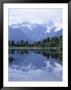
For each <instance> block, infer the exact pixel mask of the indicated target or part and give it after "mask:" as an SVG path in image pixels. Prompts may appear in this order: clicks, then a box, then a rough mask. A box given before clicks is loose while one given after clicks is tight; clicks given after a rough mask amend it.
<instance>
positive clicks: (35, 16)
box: [8, 8, 62, 25]
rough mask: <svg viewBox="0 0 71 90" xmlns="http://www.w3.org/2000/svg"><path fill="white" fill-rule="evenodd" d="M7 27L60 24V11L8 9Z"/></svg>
mask: <svg viewBox="0 0 71 90" xmlns="http://www.w3.org/2000/svg"><path fill="white" fill-rule="evenodd" d="M8 13H9V14H8V15H9V25H11V24H17V23H22V22H30V23H39V24H41V23H47V22H48V21H54V20H56V21H57V22H60V23H62V9H61V8H60V9H23V8H22V9H13V8H9V12H8Z"/></svg>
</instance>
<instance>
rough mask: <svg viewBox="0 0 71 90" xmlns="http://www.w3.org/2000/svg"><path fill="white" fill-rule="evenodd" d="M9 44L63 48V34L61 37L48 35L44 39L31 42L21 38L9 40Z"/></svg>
mask: <svg viewBox="0 0 71 90" xmlns="http://www.w3.org/2000/svg"><path fill="white" fill-rule="evenodd" d="M9 46H21V47H29V46H30V47H61V48H62V36H59V37H52V38H49V37H47V38H46V39H43V40H42V41H38V42H34V43H29V42H28V41H24V40H20V41H14V40H12V41H11V40H9Z"/></svg>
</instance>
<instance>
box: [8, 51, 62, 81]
mask: <svg viewBox="0 0 71 90" xmlns="http://www.w3.org/2000/svg"><path fill="white" fill-rule="evenodd" d="M61 56H62V55H61V53H58V52H53V51H51V52H50V51H48V50H25V49H21V50H20V49H10V50H9V67H8V68H9V69H8V70H9V73H8V74H9V77H8V78H9V81H62V68H63V67H62V57H61Z"/></svg>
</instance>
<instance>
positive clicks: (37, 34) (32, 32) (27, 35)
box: [9, 22, 62, 42]
mask: <svg viewBox="0 0 71 90" xmlns="http://www.w3.org/2000/svg"><path fill="white" fill-rule="evenodd" d="M57 29H58V30H57ZM60 35H62V27H60V28H59V27H55V26H51V25H48V24H37V23H34V24H32V23H29V22H24V23H22V24H13V25H11V26H9V40H15V41H16V40H25V41H26V40H27V41H29V42H34V41H36V42H37V41H40V40H42V39H44V38H47V37H50V38H51V37H54V36H55V37H58V36H60Z"/></svg>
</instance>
